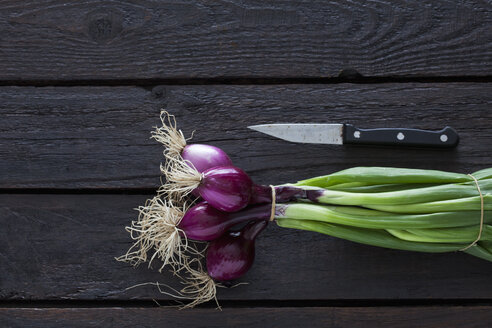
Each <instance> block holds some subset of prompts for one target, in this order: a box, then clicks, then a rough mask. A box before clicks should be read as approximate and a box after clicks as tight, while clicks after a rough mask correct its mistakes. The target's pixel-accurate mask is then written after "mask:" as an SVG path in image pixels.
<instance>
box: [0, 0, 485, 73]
mask: <svg viewBox="0 0 492 328" xmlns="http://www.w3.org/2000/svg"><path fill="white" fill-rule="evenodd" d="M491 24H492V4H491V3H490V1H483V0H482V1H481V0H473V1H465V2H463V1H459V2H455V1H446V0H439V1H435V0H426V1H403V0H398V1H389V2H385V1H371V2H368V1H363V0H358V1H300V0H296V1H275V2H270V1H269V2H262V1H249V2H247V1H241V0H233V1H216V0H207V1H182V2H175V1H150V0H149V1H144V0H137V1H125V2H114V1H100V0H92V1H89V0H86V1H83V2H79V1H77V2H73V1H69V0H54V1H49V2H39V1H17V0H11V1H2V2H1V4H0V32H1V38H0V46H1V51H0V80H4V81H22V80H36V81H45V80H63V81H70V80H74V79H75V80H94V79H104V80H116V79H128V80H132V79H169V78H190V77H194V78H210V77H213V78H224V77H225V78H236V77H246V78H251V77H257V78H265V77H266V78H271V77H274V78H277V77H287V78H298V77H314V78H320V77H330V76H338V75H339V73H340V72H341V71H342V70H356V71H358V72H359V73H360V74H362V75H364V76H465V75H466V76H487V75H490V73H491V70H492V61H491V57H492V32H491V30H490V26H491Z"/></svg>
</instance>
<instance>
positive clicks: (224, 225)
mask: <svg viewBox="0 0 492 328" xmlns="http://www.w3.org/2000/svg"><path fill="white" fill-rule="evenodd" d="M270 210H271V205H270V204H266V205H257V206H251V207H248V208H246V209H244V210H242V211H239V212H235V213H227V212H222V211H219V210H218V209H216V208H214V207H213V206H211V205H210V204H208V203H207V202H200V203H198V204H197V205H195V206H193V207H192V208H190V209H189V210H188V211H186V213H185V215H184V216H183V218H182V219H181V221H180V223H179V225H178V228H179V229H181V230H182V231H183V232H184V234H185V235H186V237H187V238H189V239H192V240H199V241H211V240H214V239H217V238H219V237H220V236H222V235H223V234H224V233H225V232H226V231H227V230H229V229H230V228H231V227H233V226H234V225H236V224H239V223H243V222H248V221H252V220H266V219H268V218H270Z"/></svg>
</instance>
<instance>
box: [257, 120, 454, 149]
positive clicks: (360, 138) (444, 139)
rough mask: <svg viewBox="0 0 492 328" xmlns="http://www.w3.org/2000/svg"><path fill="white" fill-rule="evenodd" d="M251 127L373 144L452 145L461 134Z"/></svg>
mask: <svg viewBox="0 0 492 328" xmlns="http://www.w3.org/2000/svg"><path fill="white" fill-rule="evenodd" d="M248 128H249V129H252V130H255V131H258V132H261V133H265V134H268V135H270V136H273V137H276V138H280V139H283V140H287V141H291V142H299V143H315V144H337V145H342V144H371V145H389V146H427V147H438V148H452V147H455V146H456V145H457V144H458V142H459V136H458V133H457V132H456V131H455V130H454V129H453V128H451V127H449V126H446V127H445V128H444V129H442V130H439V131H431V130H420V129H408V128H376V129H360V128H357V127H355V126H354V125H352V124H340V123H337V124H320V123H312V124H311V123H296V124H260V125H252V126H248Z"/></svg>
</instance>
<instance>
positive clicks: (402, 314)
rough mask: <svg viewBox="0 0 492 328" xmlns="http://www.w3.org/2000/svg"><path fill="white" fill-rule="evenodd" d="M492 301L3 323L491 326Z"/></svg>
mask: <svg viewBox="0 0 492 328" xmlns="http://www.w3.org/2000/svg"><path fill="white" fill-rule="evenodd" d="M491 320H492V308H491V307H490V306H476V307H461V306H439V307H402V308H398V307H397V308H395V307H382V308H372V307H369V308H361V307H347V308H344V307H329V308H322V307H313V308H231V309H228V308H225V309H224V310H223V311H216V310H213V309H194V310H188V311H178V310H175V309H166V308H126V309H124V308H100V309H96V308H94V309H80V308H63V309H57V308H32V309H31V308H26V309H0V322H3V324H4V327H8V328H17V327H32V328H36V327H47V326H49V327H52V328H58V327H60V328H65V327H67V326H69V327H74V328H76V327H84V328H85V327H88V328H89V327H121V328H124V327H178V326H182V325H186V326H187V327H204V325H203V323H204V322H206V327H210V328H214V327H232V326H233V327H238V328H241V327H245V328H249V327H282V328H289V327H303V326H305V325H306V323H307V322H309V327H325V328H329V327H353V328H366V327H400V328H407V327H423V328H426V327H449V328H453V327H456V328H458V327H470V328H480V327H483V328H487V327H490V322H491Z"/></svg>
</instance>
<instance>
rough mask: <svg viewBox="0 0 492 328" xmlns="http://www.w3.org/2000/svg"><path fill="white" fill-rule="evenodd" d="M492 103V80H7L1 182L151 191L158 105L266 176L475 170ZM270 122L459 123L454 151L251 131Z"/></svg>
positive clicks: (265, 179)
mask: <svg viewBox="0 0 492 328" xmlns="http://www.w3.org/2000/svg"><path fill="white" fill-rule="evenodd" d="M491 106H492V85H491V84H490V83H436V84H434V83H432V84H422V83H400V84H398V83H396V84H372V85H358V84H336V85H271V86H224V85H214V86H212V85H211V86H159V87H155V88H153V89H152V90H146V89H144V88H137V87H69V88H66V87H46V88H34V87H1V88H0V113H1V115H2V120H0V157H1V159H2V160H1V161H0V188H66V189H80V188H115V189H118V188H125V189H131V188H149V189H155V188H156V187H157V185H158V183H159V169H158V167H159V163H160V162H161V160H162V147H161V146H160V145H159V144H157V143H156V142H154V141H153V140H150V139H149V137H150V133H149V132H150V130H151V129H152V127H153V126H155V125H157V124H159V123H160V122H159V118H158V117H159V110H160V108H162V107H166V108H167V109H168V110H169V111H170V112H172V113H174V114H176V116H177V119H178V122H179V126H180V127H181V128H182V129H183V131H184V132H185V134H186V135H190V134H191V132H192V131H193V130H196V133H195V138H194V142H202V143H211V144H214V145H216V146H219V147H222V148H223V149H225V150H226V151H227V152H228V153H229V154H230V156H231V157H232V159H233V161H234V163H235V164H236V165H238V166H240V167H242V168H244V169H245V170H246V171H248V172H249V173H250V174H251V175H252V177H253V178H254V179H255V180H256V181H257V182H258V183H264V184H271V183H273V184H277V183H285V182H292V181H296V180H298V179H303V178H308V177H312V176H317V175H321V174H326V173H329V172H333V171H336V170H340V169H344V168H348V167H352V166H359V165H367V166H369V165H380V166H399V167H416V168H433V169H442V170H449V171H458V172H473V171H474V170H478V169H482V168H485V167H488V166H490V158H491V157H492V148H491V147H490V145H491V144H492V132H491V129H490V122H492V110H490V108H491ZM267 122H350V123H354V124H357V125H359V126H360V127H415V128H427V129H440V128H443V127H444V126H445V125H452V126H453V127H454V128H455V129H456V130H457V131H458V132H459V134H460V136H461V143H460V145H459V146H458V148H457V149H455V150H451V151H438V150H433V149H415V148H413V149H397V148H382V147H367V146H366V147H356V146H330V145H302V144H292V143H287V142H284V141H282V140H278V139H274V138H270V137H268V136H266V135H263V134H260V133H258V132H255V131H251V130H248V129H247V128H246V126H247V125H250V124H258V123H267Z"/></svg>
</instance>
